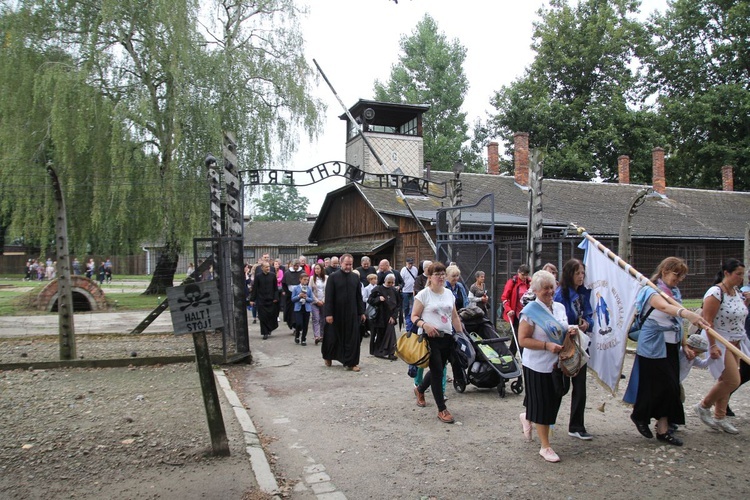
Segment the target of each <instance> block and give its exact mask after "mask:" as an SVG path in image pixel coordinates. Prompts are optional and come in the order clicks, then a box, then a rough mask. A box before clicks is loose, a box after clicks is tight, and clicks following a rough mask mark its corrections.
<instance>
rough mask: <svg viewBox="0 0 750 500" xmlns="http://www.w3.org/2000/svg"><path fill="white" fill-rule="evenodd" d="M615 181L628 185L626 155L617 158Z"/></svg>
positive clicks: (628, 158)
mask: <svg viewBox="0 0 750 500" xmlns="http://www.w3.org/2000/svg"><path fill="white" fill-rule="evenodd" d="M617 179H618V182H619V183H620V184H630V157H629V156H628V155H620V156H618V157H617Z"/></svg>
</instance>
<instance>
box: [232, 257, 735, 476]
mask: <svg viewBox="0 0 750 500" xmlns="http://www.w3.org/2000/svg"><path fill="white" fill-rule="evenodd" d="M687 271H688V269H687V265H686V264H685V262H684V261H683V260H682V259H679V258H676V257H668V258H666V259H664V260H663V261H662V262H661V263H660V264H659V266H658V267H657V269H656V271H655V272H654V275H653V276H652V281H653V282H654V283H655V284H656V286H657V287H658V288H659V292H657V291H656V290H654V289H652V288H650V287H647V286H644V287H643V288H642V290H641V291H640V293H639V294H638V297H637V299H636V301H637V302H638V304H637V309H638V310H639V311H648V313H647V314H643V316H642V317H643V325H642V327H641V329H640V336H639V339H638V344H637V350H636V357H635V362H634V366H633V369H632V370H631V374H630V378H629V381H628V390H627V391H626V392H625V396H624V398H623V399H624V400H625V401H626V402H629V403H631V404H633V411H632V414H631V420H632V421H633V423H634V425H635V427H636V430H637V431H638V432H639V433H640V434H642V435H643V436H644V437H647V438H653V437H654V433H653V432H652V431H651V423H652V421H653V422H654V430H655V435H656V439H657V440H659V441H661V442H663V443H666V444H669V445H673V446H681V445H682V444H683V441H682V439H681V438H680V437H678V435H676V432H677V431H678V430H679V427H680V426H682V425H684V424H685V411H684V408H683V404H684V396H683V394H684V391H681V383H682V381H683V380H684V379H685V377H686V376H687V374H688V373H689V371H690V368H692V367H694V366H699V367H704V368H708V369H709V371H710V372H711V374H712V375H713V377H714V378H715V380H716V383H715V385H714V386H713V387H712V388H711V390H710V391H709V392H708V393H707V394H706V395H705V396H704V397H703V399H702V400H701V401H699V402H696V403H695V404H694V405H693V406H692V411H693V412H695V414H696V415H697V416H698V417H699V418H700V420H701V421H702V422H703V423H705V424H706V425H707V426H709V427H711V428H713V429H717V430H721V431H724V432H727V433H729V434H736V433H737V432H738V430H737V429H736V428H735V427H734V425H732V423H730V422H729V421H728V420H727V419H726V417H727V416H730V415H733V414H732V411H731V409H730V407H729V400H730V397H731V394H732V393H733V392H734V391H735V390H737V388H738V387H739V386H740V385H741V384H743V383H745V382H747V381H748V380H750V365H748V364H746V363H745V362H744V361H743V360H742V359H740V357H739V356H738V355H737V354H736V352H735V351H734V350H731V349H727V348H726V347H725V345H724V343H722V342H717V341H716V340H714V338H713V337H712V336H711V335H708V334H707V333H706V332H705V329H707V328H708V327H712V328H713V329H714V330H716V331H717V332H718V333H719V334H720V335H721V336H722V337H723V338H724V339H725V340H726V341H727V342H728V343H730V344H732V345H734V346H735V347H736V348H737V349H739V350H740V351H742V352H744V353H745V354H750V340H748V328H749V327H750V325H748V323H750V320H748V306H749V305H750V287H744V288H741V287H742V283H743V280H744V278H745V267H744V265H743V264H742V263H741V262H740V261H738V260H736V259H729V260H727V262H726V263H725V264H724V265H723V267H722V269H721V271H720V272H719V273H718V274H717V277H716V283H715V285H714V286H712V287H711V288H709V290H708V291H707V292H706V294H705V296H704V299H703V307H702V309H700V310H698V311H697V312H696V311H691V310H688V309H686V308H684V307H681V306H679V305H674V304H675V303H676V304H681V301H682V298H681V294H680V290H679V284H680V282H681V281H682V280H683V279H684V278H685V276H686V275H687ZM246 275H247V283H248V294H249V295H248V297H249V304H250V308H251V309H252V311H253V322H254V323H255V322H256V321H257V322H260V331H261V335H262V338H263V339H268V338H269V337H270V336H271V334H272V333H273V331H274V330H276V329H277V328H278V325H279V321H280V320H281V321H283V322H284V323H286V324H287V326H288V327H289V328H290V330H291V333H293V338H294V341H295V342H296V343H297V344H299V345H301V346H305V345H307V337H308V329H309V328H310V324H312V332H313V337H314V342H315V344H316V345H318V344H321V357H322V358H323V362H324V364H325V366H332V364H333V362H334V361H336V362H338V363H341V364H342V365H343V366H344V367H345V368H346V369H347V370H350V371H354V372H358V371H360V364H361V363H360V358H361V353H360V345H361V343H362V341H363V339H365V338H368V337H369V353H370V355H372V356H376V357H379V358H383V359H390V360H393V359H396V357H395V356H394V354H395V348H396V340H397V337H398V331H399V330H401V329H406V330H411V331H417V332H419V333H420V334H424V335H425V336H426V338H427V341H428V342H429V346H430V361H429V366H428V368H426V369H422V368H417V367H410V369H409V375H410V376H411V377H413V382H414V385H413V391H414V395H415V397H416V404H417V406H419V407H425V406H427V401H426V399H425V394H426V392H427V391H428V390H429V391H430V392H431V393H432V397H433V399H434V402H435V405H436V407H437V417H438V419H439V420H440V421H442V422H445V423H453V422H454V417H453V416H452V414H451V413H450V411H448V409H447V406H446V400H447V398H446V396H445V388H446V381H447V379H448V373H447V364H448V362H449V361H450V360H451V359H452V357H453V353H454V351H455V349H456V341H455V338H454V335H455V334H456V332H459V331H462V330H463V324H462V322H461V318H460V315H459V311H462V310H463V309H466V308H478V309H479V310H480V311H481V313H482V314H485V315H486V317H487V318H488V319H490V320H493V319H494V318H492V316H493V313H494V311H493V310H492V309H493V307H492V303H491V302H490V299H489V297H488V290H487V285H486V281H485V279H486V277H485V273H484V272H482V271H477V272H476V273H475V274H474V276H473V278H474V282H473V284H471V286H467V285H465V284H464V282H463V280H462V279H461V271H460V269H459V268H458V267H457V266H456V265H455V264H454V263H450V265H448V266H446V265H445V264H443V263H441V262H434V263H433V262H431V261H423V262H420V263H418V264H415V262H414V260H413V259H412V258H407V259H406V261H405V264H404V266H403V267H402V268H401V270H400V271H399V270H397V269H394V268H393V267H392V266H391V263H390V262H389V261H388V260H385V259H384V260H381V261H380V262H379V263H378V266H377V267H374V266H373V263H372V261H371V259H370V258H369V257H367V256H365V257H362V259H361V261H360V266H359V267H357V268H356V269H355V268H354V258H353V257H352V255H350V254H344V255H342V256H340V257H331V258H330V259H320V260H318V261H317V262H316V263H315V264H313V265H312V267H310V266H309V265H308V263H307V261H306V259H305V257H303V256H300V257H299V258H298V259H294V260H292V261H291V262H288V263H287V264H286V265H283V264H282V263H281V262H280V261H279V259H276V260H273V261H272V260H271V259H270V256H269V255H264V256H263V258H262V259H260V261H259V262H258V263H257V264H256V265H254V266H247V267H246ZM585 275H586V269H585V266H584V264H583V263H582V262H581V261H580V260H578V259H570V260H569V261H567V262H565V264H564V266H563V267H562V271H561V272H560V273H558V269H557V267H556V266H555V265H553V264H551V263H550V264H546V265H545V266H544V268H543V269H541V270H539V271H537V272H536V273H534V274H533V275H531V270H530V268H529V267H528V266H526V265H522V266H520V267H519V268H518V269H517V272H516V274H515V275H514V276H513V277H512V278H511V279H509V280H508V282H507V283H506V284H505V286H504V288H503V292H502V295H501V302H502V306H501V312H500V311H498V314H502V318H503V319H504V320H505V321H507V322H508V323H509V325H511V327H512V330H513V332H514V333H515V334H517V335H514V336H513V337H514V340H513V341H512V345H511V347H510V348H511V351H512V353H513V355H514V356H516V355H518V356H519V357H520V360H521V362H522V366H523V382H524V389H525V390H524V399H523V406H524V411H523V412H522V413H521V414H520V415H519V420H520V422H521V430H522V432H523V435H524V437H525V438H526V439H527V440H533V436H532V434H534V430H535V434H536V436H537V437H538V439H539V444H540V451H539V454H540V455H541V456H542V458H544V460H546V461H548V462H559V461H560V457H559V456H558V455H557V454H556V453H555V451H554V450H553V449H552V447H551V444H550V429H551V427H552V426H554V425H555V422H556V419H557V414H558V411H559V409H560V406H561V404H562V400H563V397H564V396H565V395H566V394H567V393H568V392H570V393H571V400H570V405H571V406H570V419H569V422H568V434H569V435H570V436H571V437H574V438H577V439H580V440H583V441H589V440H592V439H594V436H593V435H592V434H590V433H589V432H588V430H587V428H586V425H585V408H586V376H587V369H586V366H584V367H583V368H582V369H580V370H579V371H578V372H577V373H576V374H574V375H573V376H571V377H568V376H566V375H565V374H564V373H563V372H562V370H561V369H560V367H559V366H558V356H559V353H560V351H561V350H562V348H563V343H564V341H565V337H566V336H570V337H571V339H580V340H578V342H579V343H582V344H583V343H585V345H582V347H583V348H584V349H587V348H588V343H587V342H588V339H589V337H588V334H590V333H592V328H593V325H594V314H595V312H596V311H595V310H594V309H593V308H592V304H591V290H589V289H588V288H586V287H585V286H584V280H585ZM665 295H666V296H668V297H670V298H671V299H673V300H667V299H666V298H665V297H664V296H665ZM639 314H641V313H639ZM684 320H687V321H688V322H689V323H690V324H691V325H693V328H695V329H697V330H698V331H699V333H696V334H694V335H691V336H688V335H686V333H685V332H684V331H683V322H684ZM493 323H494V321H493ZM701 331H702V332H703V333H700V332H701ZM516 338H517V344H516Z"/></svg>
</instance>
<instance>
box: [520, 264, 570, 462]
mask: <svg viewBox="0 0 750 500" xmlns="http://www.w3.org/2000/svg"><path fill="white" fill-rule="evenodd" d="M556 286H557V283H556V280H555V277H554V276H553V275H552V274H551V273H550V272H548V271H537V272H536V273H534V276H533V277H532V278H531V291H532V292H534V294H536V299H535V300H534V301H533V302H530V303H529V304H527V305H526V306H525V307H524V308H523V310H522V311H521V314H520V319H519V323H518V344H519V345H520V346H521V347H522V348H523V379H524V382H525V386H526V394H525V396H524V400H523V404H524V406H525V407H526V411H525V412H523V413H521V415H520V419H521V425H522V427H523V434H524V436H525V437H526V439H527V440H529V441H530V440H531V423H532V422H534V423H535V424H536V434H537V436H539V441H540V443H541V449H540V450H539V454H540V455H541V456H542V458H544V459H545V460H546V461H548V462H559V461H560V457H559V456H558V455H557V453H555V451H554V450H553V449H552V448H551V447H550V445H549V427H550V425H553V424H554V423H555V420H556V419H557V411H558V410H559V409H560V401H561V400H562V397H563V392H564V391H563V390H561V385H562V380H563V377H562V372H560V370H559V368H557V367H556V363H557V358H558V353H559V352H560V351H561V350H562V342H563V340H564V338H565V335H575V334H576V332H577V329H576V327H575V326H572V327H569V326H568V317H567V315H566V313H565V306H564V305H562V304H560V303H559V302H555V301H554V300H553V298H554V294H555V288H556ZM558 372H559V373H558ZM555 376H557V381H558V382H559V384H558V383H556V382H555Z"/></svg>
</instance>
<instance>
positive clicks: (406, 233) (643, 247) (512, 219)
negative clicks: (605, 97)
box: [310, 134, 750, 297]
mask: <svg viewBox="0 0 750 500" xmlns="http://www.w3.org/2000/svg"><path fill="white" fill-rule="evenodd" d="M516 140H517V143H516V148H515V150H516V154H517V158H516V160H517V161H516V166H515V172H514V175H513V176H508V175H498V173H497V172H498V170H499V168H498V165H497V163H496V162H497V153H496V151H497V149H496V148H497V144H494V145H490V152H489V157H490V161H489V172H490V173H489V174H463V175H461V176H460V183H461V187H462V194H463V201H462V205H472V204H474V203H476V202H477V201H478V200H479V199H480V198H482V197H483V196H485V195H487V194H490V193H491V194H493V195H494V201H495V207H494V212H493V214H492V216H494V225H495V230H494V248H495V259H496V260H495V269H496V273H495V280H496V282H497V283H501V284H502V283H504V282H505V280H506V279H508V278H509V277H510V276H512V275H513V273H514V272H515V270H516V269H517V267H518V266H519V265H520V264H522V263H524V262H526V227H527V224H528V218H529V190H528V179H529V165H528V135H527V134H517V137H516ZM493 147H494V148H495V149H494V152H493ZM493 153H494V154H493ZM519 159H520V161H519ZM628 168H629V165H628V164H627V162H623V165H620V169H621V171H620V176H619V177H620V183H596V182H581V181H568V180H558V179H544V180H543V195H542V207H543V239H542V260H543V261H544V262H553V263H555V264H556V265H558V268H559V267H561V266H562V264H563V263H564V262H565V261H566V260H567V259H569V258H571V257H573V256H575V257H582V251H581V250H579V249H578V248H577V244H578V243H579V242H580V240H581V238H580V237H578V236H577V235H576V234H575V231H574V230H573V229H572V226H571V225H570V224H571V223H575V224H577V225H579V226H582V227H584V228H586V229H587V231H588V232H589V234H591V235H592V236H594V237H596V238H598V239H599V240H600V241H601V242H602V243H604V244H605V245H607V246H608V247H609V248H611V249H612V250H613V251H615V252H616V251H617V242H618V233H619V229H620V225H621V223H622V221H623V219H624V217H625V216H626V214H627V213H628V211H629V207H630V204H631V203H632V200H633V199H634V197H635V196H636V194H637V193H638V192H639V191H641V190H642V189H643V188H645V187H652V188H653V189H654V190H655V192H656V193H657V195H656V196H653V197H647V198H645V199H644V202H643V204H642V205H641V206H640V207H639V209H638V212H637V214H636V215H635V216H634V217H633V218H632V230H631V233H632V238H633V250H632V254H633V258H632V261H631V263H632V264H633V265H634V266H635V267H636V268H637V269H638V270H640V271H641V272H643V273H644V274H647V275H649V274H650V273H651V272H653V270H654V269H655V267H656V265H657V264H658V262H659V261H660V260H661V259H663V258H664V257H667V256H669V255H675V256H678V257H682V258H684V259H685V260H686V261H687V263H688V266H689V268H690V272H689V275H688V279H687V280H686V281H685V282H684V283H683V285H682V288H683V292H684V293H685V296H686V297H700V296H702V293H703V292H704V291H705V290H706V288H707V287H708V285H709V284H710V283H711V282H712V281H713V278H714V276H715V274H716V272H717V271H718V270H719V269H720V267H721V263H722V262H723V261H724V260H726V259H727V258H730V257H735V258H740V259H743V254H744V252H745V248H746V243H745V240H746V238H747V237H748V221H750V193H747V192H735V191H733V187H732V186H733V182H732V172H731V168H724V169H723V173H724V185H723V189H722V190H706V189H688V188H672V187H667V186H666V182H665V175H664V152H663V150H661V149H660V148H655V149H654V161H653V179H652V180H653V183H652V186H644V185H634V184H630V183H629V182H627V181H628V179H629V171H628ZM430 178H431V180H432V181H434V182H441V183H446V184H448V185H450V184H451V182H453V181H454V179H455V177H454V174H453V173H452V172H432V173H431V174H430ZM405 200H407V201H408V204H409V206H410V207H411V209H412V212H413V213H414V214H415V215H416V217H417V218H418V219H419V220H420V221H421V222H422V224H423V225H424V227H426V228H427V231H428V233H429V234H430V236H431V238H432V239H433V240H435V239H436V229H435V225H436V224H437V223H438V220H437V217H436V214H437V212H438V210H439V209H440V208H444V207H448V206H450V201H449V199H447V198H444V199H440V198H434V197H428V196H421V195H418V194H417V195H414V194H410V195H409V194H407V195H405V194H404V193H403V192H402V191H400V190H396V189H373V188H370V187H367V186H366V185H360V184H354V183H350V184H348V185H346V186H344V187H342V188H340V189H337V190H335V191H333V192H331V193H329V194H328V196H327V197H326V200H325V202H324V203H323V206H322V208H321V211H320V214H319V216H318V219H317V220H316V221H315V224H314V226H313V228H312V231H311V233H310V241H311V242H315V243H316V244H317V246H316V247H314V248H312V249H311V250H310V252H311V253H315V254H317V255H320V256H329V255H340V254H341V253H344V252H348V253H352V254H353V255H354V257H355V262H357V261H358V258H359V257H360V256H362V255H368V256H370V257H371V258H372V259H373V261H374V262H377V261H378V260H379V259H381V258H387V259H389V260H390V261H391V263H392V264H393V266H394V267H396V268H400V267H401V266H402V265H403V263H404V262H405V259H406V258H407V257H412V258H414V259H415V261H420V260H423V259H430V260H432V259H434V258H435V254H434V253H433V251H432V249H431V247H430V245H429V244H428V242H427V240H426V238H425V237H424V236H423V235H422V233H421V232H420V230H419V228H418V225H417V224H416V223H415V220H414V218H413V217H412V216H411V212H410V211H409V209H408V208H407V206H406V203H405ZM483 210H484V212H483ZM487 212H488V211H487V210H486V209H485V208H480V207H476V208H472V209H467V210H466V212H465V213H464V215H463V216H462V228H464V229H467V230H470V229H472V228H477V227H481V226H483V225H485V226H486V225H487V224H488V221H489V220H490V218H491V217H490V214H489V213H487ZM463 277H464V279H466V280H467V281H469V282H472V281H473V279H472V278H471V277H470V276H468V275H466V274H465V275H464V276H463Z"/></svg>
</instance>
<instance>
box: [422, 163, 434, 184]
mask: <svg viewBox="0 0 750 500" xmlns="http://www.w3.org/2000/svg"><path fill="white" fill-rule="evenodd" d="M431 176H432V162H431V161H430V160H427V161H426V162H424V178H425V179H427V180H428V181H429V180H430V177H431Z"/></svg>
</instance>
